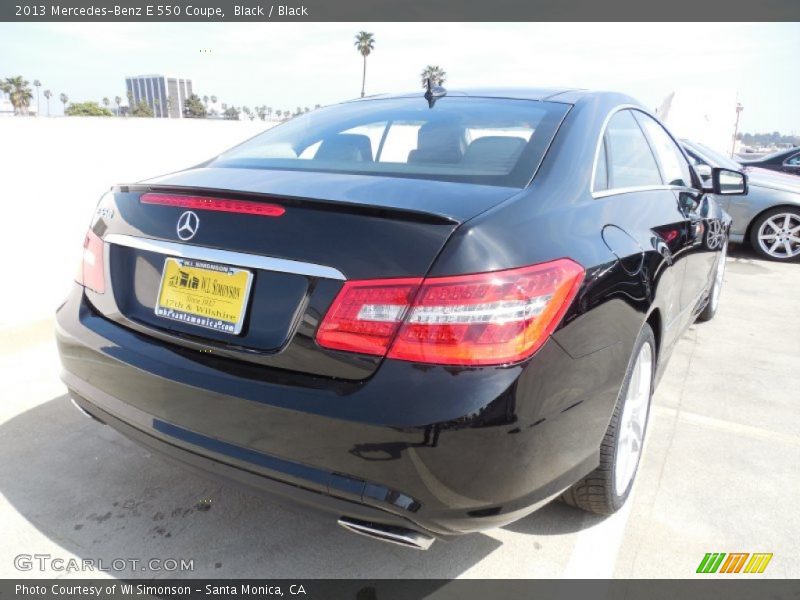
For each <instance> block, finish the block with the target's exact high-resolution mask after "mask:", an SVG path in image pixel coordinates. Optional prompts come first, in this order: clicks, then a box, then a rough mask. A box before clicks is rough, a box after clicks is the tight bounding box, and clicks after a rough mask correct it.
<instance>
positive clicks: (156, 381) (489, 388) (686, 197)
mask: <svg viewBox="0 0 800 600" xmlns="http://www.w3.org/2000/svg"><path fill="white" fill-rule="evenodd" d="M746 188H747V181H746V177H745V176H744V175H743V174H742V173H740V172H738V171H731V170H726V169H721V168H715V169H714V170H713V173H712V175H711V177H710V179H709V183H708V184H707V187H706V188H703V184H702V182H701V181H700V179H699V178H698V177H697V175H696V174H695V172H694V171H693V169H692V168H691V167H690V165H689V162H688V161H687V159H686V156H685V155H684V153H683V151H682V149H681V147H680V146H679V145H678V144H677V143H676V142H675V139H674V138H673V137H672V136H671V135H670V133H669V132H668V131H667V130H666V129H664V127H663V126H662V125H661V124H660V123H659V122H658V121H657V120H656V119H655V118H654V117H653V116H651V115H650V114H648V113H647V111H646V110H644V109H643V108H642V107H641V106H639V105H638V104H637V103H636V102H635V101H633V100H632V99H630V98H628V97H626V96H623V95H619V94H614V93H604V92H603V93H601V92H596V93H595V92H586V91H575V90H552V89H525V90H499V91H498V90H478V91H472V92H454V91H449V92H447V91H445V90H442V89H438V90H432V91H431V90H429V92H428V93H427V94H426V96H425V97H423V94H422V93H419V94H409V95H396V96H385V97H384V96H380V97H374V98H367V99H363V100H357V101H353V102H345V103H343V104H339V105H336V106H331V107H328V108H323V109H320V110H316V111H314V112H312V113H309V114H306V115H303V116H300V117H297V118H295V119H292V120H290V121H288V122H287V123H285V124H282V125H279V126H277V127H275V128H273V129H270V130H268V131H266V132H264V133H262V134H261V135H258V136H257V137H255V138H253V139H251V140H249V141H247V142H245V143H243V144H241V145H240V146H237V147H235V148H233V149H232V150H230V151H228V152H225V153H223V154H221V155H220V156H218V157H216V158H214V159H212V160H209V161H208V162H206V163H203V164H201V165H198V166H197V167H194V168H191V169H187V170H185V171H180V172H177V173H173V174H170V175H166V176H163V177H159V178H156V179H151V180H147V181H144V182H141V183H136V184H130V185H118V186H115V187H114V188H113V189H112V190H111V191H109V192H108V193H106V194H105V195H104V196H103V197H102V199H101V200H100V203H99V205H98V206H97V210H96V213H95V215H94V218H93V221H92V223H91V226H90V228H89V230H88V232H87V234H86V238H85V243H84V255H83V264H82V269H81V276H80V277H79V280H78V281H77V283H76V285H75V286H74V289H73V290H72V292H71V293H70V294H69V297H68V298H67V300H66V301H65V302H64V304H63V305H62V306H61V307H60V308H59V309H58V315H57V323H58V325H57V337H58V346H59V351H60V354H61V359H62V362H63V375H62V377H63V380H64V382H65V383H66V385H67V387H68V388H69V393H70V395H71V397H72V399H73V401H74V402H75V404H76V405H77V406H78V407H80V408H81V409H82V410H83V411H85V412H86V413H88V414H89V415H90V416H92V417H94V418H96V419H97V420H99V421H101V422H103V423H106V424H108V425H111V426H112V427H115V428H116V429H118V430H120V431H121V432H122V433H124V434H126V435H128V436H130V437H132V438H133V439H135V440H137V441H139V442H140V443H142V444H145V445H146V446H149V447H151V448H153V449H156V450H160V451H162V452H164V453H165V454H167V455H168V456H171V457H173V458H175V459H177V460H179V461H182V462H183V463H185V464H187V465H189V466H192V467H197V468H200V469H202V470H204V471H205V472H209V473H212V474H215V475H219V476H221V477H223V478H227V479H228V480H231V481H234V482H238V483H241V484H245V485H248V486H251V487H255V488H257V489H259V490H264V491H268V492H270V493H273V494H277V495H279V496H283V497H285V498H288V499H290V500H291V501H295V502H300V503H306V504H309V505H314V506H317V507H320V508H323V509H325V510H327V511H328V512H330V513H332V514H333V515H334V516H335V517H336V518H338V519H339V523H340V524H341V525H343V526H344V527H346V528H348V529H350V530H352V531H355V532H358V533H362V534H365V535H368V536H372V537H374V538H378V539H382V540H385V541H390V542H395V543H399V544H404V545H407V546H412V547H417V548H426V547H428V546H429V545H430V544H431V543H432V542H433V540H434V539H435V538H436V537H447V536H449V535H453V534H457V533H465V532H471V531H477V530H481V529H486V528H491V527H497V526H501V525H503V524H507V523H509V522H511V521H514V520H517V519H519V518H521V517H523V516H524V515H526V514H528V513H530V512H532V511H533V510H535V509H536V508H538V507H540V506H542V505H543V504H545V503H547V502H548V501H550V500H551V499H553V498H556V497H558V496H562V497H563V498H564V500H566V501H567V502H568V503H570V504H573V505H575V506H578V507H580V508H583V509H586V510H589V511H593V512H597V513H611V512H613V511H615V510H617V509H618V508H619V507H620V506H621V505H622V504H623V503H624V502H625V500H626V498H627V496H628V495H629V493H630V490H631V486H632V483H633V480H634V476H635V473H636V470H637V466H638V463H639V459H640V456H641V453H642V445H643V441H644V436H645V432H646V426H647V417H648V410H649V404H650V399H651V396H652V393H653V388H654V386H655V383H656V382H657V381H658V379H659V377H660V375H661V373H662V372H663V371H664V367H665V365H666V363H667V360H668V358H669V356H670V353H671V351H672V349H673V347H674V346H675V343H676V341H677V340H678V338H679V337H680V336H681V334H682V333H683V331H684V330H685V329H686V328H687V327H688V325H689V324H690V323H692V322H693V321H694V320H695V319H697V318H700V319H703V320H705V319H710V318H711V317H712V316H713V315H714V313H715V311H716V309H717V304H718V301H719V296H720V288H721V284H722V279H723V271H724V267H725V251H726V248H727V239H728V231H729V226H730V218H729V217H728V215H727V214H726V213H725V212H724V211H722V210H721V209H720V208H719V206H718V205H717V204H716V203H715V201H714V199H713V198H712V193H714V194H742V193H745V192H746Z"/></svg>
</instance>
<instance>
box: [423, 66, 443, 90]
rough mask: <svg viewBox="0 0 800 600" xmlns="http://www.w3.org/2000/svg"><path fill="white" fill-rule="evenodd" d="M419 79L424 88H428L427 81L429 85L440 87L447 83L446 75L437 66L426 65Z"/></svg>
mask: <svg viewBox="0 0 800 600" xmlns="http://www.w3.org/2000/svg"><path fill="white" fill-rule="evenodd" d="M420 77H421V78H422V87H424V88H426V87H428V79H430V80H431V85H442V84H444V82H445V81H447V73H446V72H445V70H444V69H442V67H440V66H439V65H428V66H427V67H425V68H424V69H423V70H422V73H421V74H420Z"/></svg>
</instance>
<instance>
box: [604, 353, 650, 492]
mask: <svg viewBox="0 0 800 600" xmlns="http://www.w3.org/2000/svg"><path fill="white" fill-rule="evenodd" d="M652 380H653V347H652V346H651V345H650V344H649V343H646V344H643V345H642V347H641V349H640V350H639V354H638V355H637V356H636V362H635V364H634V367H633V371H632V372H631V379H630V383H629V384H628V391H627V393H626V395H625V405H624V407H623V409H622V417H621V418H620V423H619V433H618V437H617V448H616V466H615V468H614V487H615V488H616V492H617V494H619V495H622V494H624V493H625V490H627V489H628V486H629V485H630V483H631V480H632V479H633V476H634V474H635V473H636V467H637V465H638V464H639V457H640V456H641V454H642V445H643V443H644V431H645V426H646V424H647V412H648V410H649V408H650V392H651V390H652Z"/></svg>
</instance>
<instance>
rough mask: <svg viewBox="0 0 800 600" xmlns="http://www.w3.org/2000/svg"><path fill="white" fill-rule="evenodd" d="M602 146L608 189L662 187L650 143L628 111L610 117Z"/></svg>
mask: <svg viewBox="0 0 800 600" xmlns="http://www.w3.org/2000/svg"><path fill="white" fill-rule="evenodd" d="M605 146H606V151H607V152H608V157H607V160H608V167H609V168H608V178H609V182H608V188H609V189H620V188H629V187H639V186H646V185H663V183H662V181H661V174H660V173H659V171H658V165H657V164H656V159H655V157H654V156H653V152H652V151H651V150H650V144H648V143H647V139H646V138H645V137H644V133H643V132H642V130H641V128H640V127H639V124H638V123H637V122H636V119H635V118H634V117H633V115H632V114H631V111H629V110H621V111H619V112H618V113H616V114H615V115H614V116H613V117H611V120H610V121H609V123H608V127H607V128H606V139H605Z"/></svg>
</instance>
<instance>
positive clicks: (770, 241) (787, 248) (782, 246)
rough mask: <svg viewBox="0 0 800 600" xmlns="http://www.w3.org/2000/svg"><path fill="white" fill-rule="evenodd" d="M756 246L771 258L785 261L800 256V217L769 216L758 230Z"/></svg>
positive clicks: (787, 215)
mask: <svg viewBox="0 0 800 600" xmlns="http://www.w3.org/2000/svg"><path fill="white" fill-rule="evenodd" d="M758 245H759V246H760V247H761V249H762V250H763V251H764V252H766V253H767V254H768V255H770V256H772V257H773V258H779V259H783V260H786V259H788V258H794V257H796V256H798V255H800V215H797V214H794V213H778V214H776V215H773V216H771V217H770V218H769V219H767V220H766V221H764V222H763V223H762V224H761V227H759V228H758Z"/></svg>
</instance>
